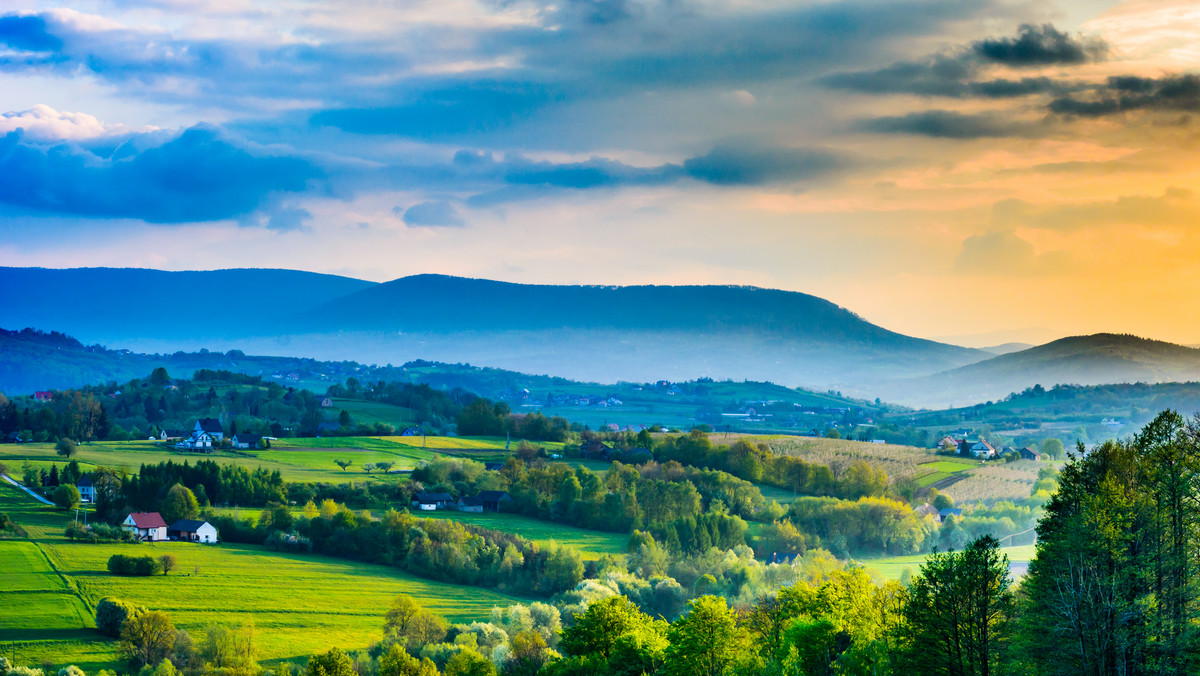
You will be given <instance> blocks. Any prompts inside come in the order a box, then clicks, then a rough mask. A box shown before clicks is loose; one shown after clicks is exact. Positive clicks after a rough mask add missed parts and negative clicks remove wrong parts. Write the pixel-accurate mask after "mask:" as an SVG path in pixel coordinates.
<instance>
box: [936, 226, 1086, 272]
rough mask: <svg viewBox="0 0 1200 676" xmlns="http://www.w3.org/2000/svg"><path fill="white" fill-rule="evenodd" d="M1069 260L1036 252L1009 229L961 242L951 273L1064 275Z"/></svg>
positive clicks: (1053, 253)
mask: <svg viewBox="0 0 1200 676" xmlns="http://www.w3.org/2000/svg"><path fill="white" fill-rule="evenodd" d="M1069 267H1070V258H1069V257H1068V256H1067V254H1066V253H1064V252H1061V251H1052V252H1047V253H1043V254H1039V253H1037V251H1036V249H1034V246H1033V244H1031V243H1029V242H1028V241H1027V240H1025V239H1022V238H1021V237H1019V236H1018V235H1017V234H1016V233H1014V232H1013V231H1011V230H991V231H988V232H985V233H983V234H979V235H972V236H970V237H968V238H967V239H966V240H964V241H963V245H962V249H961V250H960V251H959V252H958V256H956V257H955V259H954V271H955V272H958V273H960V274H968V275H1030V274H1051V273H1055V272H1065V271H1067V269H1068V268H1069Z"/></svg>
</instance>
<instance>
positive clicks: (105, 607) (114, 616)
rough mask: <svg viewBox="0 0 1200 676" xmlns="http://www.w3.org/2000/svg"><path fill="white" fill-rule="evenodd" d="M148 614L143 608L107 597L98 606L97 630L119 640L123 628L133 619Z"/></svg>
mask: <svg viewBox="0 0 1200 676" xmlns="http://www.w3.org/2000/svg"><path fill="white" fill-rule="evenodd" d="M144 612H146V609H145V608H143V607H141V606H135V605H133V604H132V603H129V602H127V601H122V600H121V599H118V598H113V597H111V596H110V597H107V598H103V599H100V602H99V603H97V604H96V629H97V630H99V631H100V632H101V633H103V634H107V635H109V636H112V637H113V638H117V637H119V636H120V635H121V626H122V625H124V624H125V621H126V620H128V619H129V618H131V617H136V616H137V615H139V614H141V613H144Z"/></svg>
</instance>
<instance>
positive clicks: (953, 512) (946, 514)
mask: <svg viewBox="0 0 1200 676" xmlns="http://www.w3.org/2000/svg"><path fill="white" fill-rule="evenodd" d="M938 516H940V517H942V521H945V520H946V519H948V518H950V517H952V516H953V517H956V518H959V519H961V518H962V508H961V507H947V508H945V509H943V510H941V511H939V512H938Z"/></svg>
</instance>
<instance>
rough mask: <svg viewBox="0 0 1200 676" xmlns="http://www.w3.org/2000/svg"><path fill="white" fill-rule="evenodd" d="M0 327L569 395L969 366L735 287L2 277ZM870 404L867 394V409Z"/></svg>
mask: <svg viewBox="0 0 1200 676" xmlns="http://www.w3.org/2000/svg"><path fill="white" fill-rule="evenodd" d="M0 284H4V285H5V287H6V288H15V289H23V290H25V292H24V293H22V294H10V295H7V296H6V297H4V298H0V326H4V327H11V328H23V327H26V326H28V327H35V328H39V329H43V330H57V331H62V332H64V333H68V334H70V335H73V336H75V337H77V338H79V339H80V340H81V341H83V342H84V343H93V342H96V343H103V344H105V345H108V346H119V347H126V348H130V349H133V350H137V351H147V352H174V351H176V350H195V349H199V348H201V347H207V348H209V349H213V350H220V351H224V350H229V349H240V350H243V351H245V352H248V353H250V352H252V353H259V354H276V355H286V356H302V357H312V358H318V359H354V360H357V361H363V362H376V363H381V364H382V363H395V364H399V363H404V362H406V361H410V360H413V359H430V360H435V361H444V362H451V363H453V362H471V363H476V364H486V365H489V366H497V367H501V368H508V369H513V370H516V371H522V372H526V373H550V374H554V375H559V376H563V377H567V378H571V379H575V380H584V381H593V382H615V381H619V380H630V381H639V382H641V381H654V380H658V379H666V380H688V379H691V378H697V377H712V378H717V379H723V378H735V379H751V380H764V381H771V382H776V383H779V384H783V385H788V386H808V387H813V388H817V389H830V388H832V389H848V390H854V391H856V392H858V393H860V394H861V395H862V396H866V395H869V394H870V390H871V388H872V384H873V383H875V382H877V381H878V380H879V379H881V378H889V379H890V378H905V377H915V376H920V375H925V374H928V373H932V372H936V371H940V370H944V369H948V368H954V367H958V366H962V365H965V364H969V363H971V362H974V361H978V360H979V359H981V358H983V357H986V356H987V354H986V353H984V352H981V351H979V350H974V349H969V348H963V347H958V346H954V345H946V344H943V343H937V342H934V341H929V340H924V339H920V338H913V337H911V336H905V335H902V334H899V333H896V332H893V331H888V330H887V329H884V328H881V327H879V326H876V325H874V324H871V323H869V322H867V321H865V320H863V319H862V318H860V317H858V316H857V315H855V314H854V313H852V312H850V311H849V310H846V309H844V308H841V307H838V306H836V305H834V304H833V303H830V302H828V301H825V300H822V299H820V298H817V297H815V296H810V295H807V294H803V293H796V292H791V291H778V290H771V289H760V288H754V287H743V286H628V287H615V286H551V285H528V284H511V283H506V282H495V281H488V280H478V279H463V278H457V277H446V276H441V275H418V276H414V277H405V278H402V279H397V280H395V281H392V282H387V283H383V284H378V283H373V282H367V281H362V280H355V279H348V278H345V277H336V276H331V275H318V274H313V273H305V272H296V271H289V270H221V271H214V272H161V271H155V270H115V269H104V268H92V269H68V270H47V269H37V268H6V269H0ZM871 396H872V397H873V396H874V395H871Z"/></svg>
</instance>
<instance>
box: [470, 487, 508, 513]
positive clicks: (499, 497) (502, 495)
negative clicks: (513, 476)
mask: <svg viewBox="0 0 1200 676" xmlns="http://www.w3.org/2000/svg"><path fill="white" fill-rule="evenodd" d="M475 497H477V498H479V502H480V503H481V504H482V505H483V509H484V511H486V512H499V511H500V505H503V504H511V503H512V501H513V499H512V496H511V495H509V494H508V491H479V495H476V496H475Z"/></svg>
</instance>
